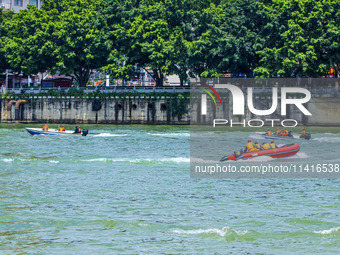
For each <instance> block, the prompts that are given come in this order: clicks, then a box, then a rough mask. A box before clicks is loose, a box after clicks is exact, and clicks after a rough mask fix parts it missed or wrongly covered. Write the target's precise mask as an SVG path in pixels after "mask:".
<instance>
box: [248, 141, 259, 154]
mask: <svg viewBox="0 0 340 255" xmlns="http://www.w3.org/2000/svg"><path fill="white" fill-rule="evenodd" d="M247 150H248V152H252V151H258V150H259V149H257V148H256V147H255V146H254V144H253V143H252V142H250V143H247Z"/></svg>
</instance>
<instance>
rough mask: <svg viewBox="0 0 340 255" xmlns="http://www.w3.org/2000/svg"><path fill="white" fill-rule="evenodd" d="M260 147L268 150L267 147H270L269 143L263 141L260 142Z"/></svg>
mask: <svg viewBox="0 0 340 255" xmlns="http://www.w3.org/2000/svg"><path fill="white" fill-rule="evenodd" d="M262 148H263V149H264V150H268V149H271V146H270V144H269V143H267V142H264V143H263V144H262Z"/></svg>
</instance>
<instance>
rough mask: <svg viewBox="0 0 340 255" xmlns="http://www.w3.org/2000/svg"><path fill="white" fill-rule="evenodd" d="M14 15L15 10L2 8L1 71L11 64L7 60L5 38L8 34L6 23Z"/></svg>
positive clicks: (0, 29)
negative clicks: (5, 10)
mask: <svg viewBox="0 0 340 255" xmlns="http://www.w3.org/2000/svg"><path fill="white" fill-rule="evenodd" d="M12 16H13V12H11V11H7V12H4V11H3V10H2V9H1V10H0V72H1V73H2V72H4V71H5V70H6V69H8V68H9V67H10V66H9V64H8V62H7V60H6V51H5V39H6V36H7V29H6V24H8V22H9V21H10V19H11V18H12Z"/></svg>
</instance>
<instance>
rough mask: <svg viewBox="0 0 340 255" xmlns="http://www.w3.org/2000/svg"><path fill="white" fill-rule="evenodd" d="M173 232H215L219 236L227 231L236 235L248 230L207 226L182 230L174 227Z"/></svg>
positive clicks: (191, 233) (195, 233)
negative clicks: (205, 227) (206, 227)
mask: <svg viewBox="0 0 340 255" xmlns="http://www.w3.org/2000/svg"><path fill="white" fill-rule="evenodd" d="M172 232H173V233H175V234H182V235H200V234H217V235H219V236H222V237H224V236H226V235H227V234H228V233H236V234H237V235H240V236H242V235H245V234H247V233H248V230H235V229H232V228H231V227H224V228H222V229H219V228H208V229H192V230H182V229H174V230H172Z"/></svg>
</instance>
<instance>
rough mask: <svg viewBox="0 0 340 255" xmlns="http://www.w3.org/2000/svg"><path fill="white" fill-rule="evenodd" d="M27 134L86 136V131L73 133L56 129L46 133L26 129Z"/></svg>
mask: <svg viewBox="0 0 340 255" xmlns="http://www.w3.org/2000/svg"><path fill="white" fill-rule="evenodd" d="M26 130H27V132H28V133H30V134H31V135H76V136H87V134H88V130H87V129H83V130H82V132H81V133H75V132H74V131H64V132H60V131H58V130H57V129H49V130H47V131H44V130H42V129H41V128H26Z"/></svg>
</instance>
